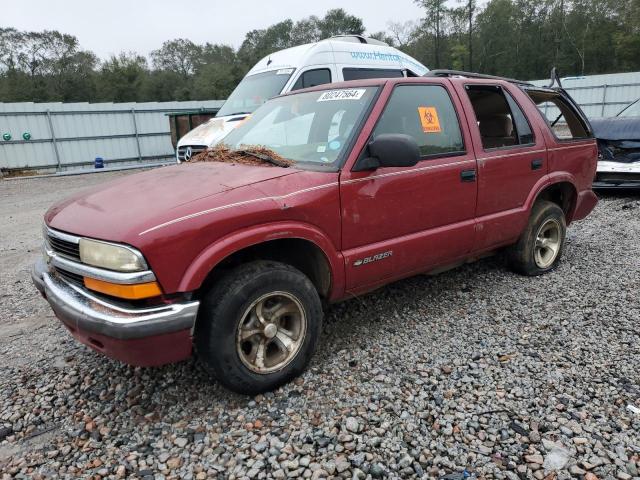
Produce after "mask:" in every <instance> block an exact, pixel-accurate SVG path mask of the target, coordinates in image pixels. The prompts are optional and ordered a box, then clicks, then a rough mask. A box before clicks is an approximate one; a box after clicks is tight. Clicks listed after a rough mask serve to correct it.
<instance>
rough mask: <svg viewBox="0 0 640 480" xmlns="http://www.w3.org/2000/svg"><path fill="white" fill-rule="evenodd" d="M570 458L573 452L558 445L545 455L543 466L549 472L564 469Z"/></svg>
mask: <svg viewBox="0 0 640 480" xmlns="http://www.w3.org/2000/svg"><path fill="white" fill-rule="evenodd" d="M570 458H571V453H570V452H569V451H568V450H566V449H564V448H557V447H556V448H554V449H552V450H551V451H550V452H549V453H547V455H546V456H545V457H544V463H543V464H542V467H543V468H544V469H545V471H547V472H550V471H557V470H562V469H563V468H564V467H565V466H566V465H567V463H569V459H570Z"/></svg>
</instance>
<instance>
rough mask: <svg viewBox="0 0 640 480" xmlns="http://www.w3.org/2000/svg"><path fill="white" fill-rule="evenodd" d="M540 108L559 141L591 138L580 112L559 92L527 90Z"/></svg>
mask: <svg viewBox="0 0 640 480" xmlns="http://www.w3.org/2000/svg"><path fill="white" fill-rule="evenodd" d="M525 91H526V92H527V94H528V95H529V97H531V100H533V102H534V103H535V104H536V105H537V106H538V109H539V110H540V112H542V115H543V116H544V118H545V120H546V121H547V125H548V126H549V128H550V129H551V131H552V132H553V134H554V135H555V136H556V138H557V139H558V140H576V139H581V138H590V137H591V135H590V133H589V129H588V128H587V126H586V125H585V123H584V121H583V120H582V119H581V118H580V115H579V114H578V112H576V111H575V110H574V108H573V107H572V106H571V105H570V104H569V103H568V102H567V101H566V100H565V99H564V98H563V96H562V94H560V93H559V92H553V91H551V92H550V91H547V90H531V89H527V90H525Z"/></svg>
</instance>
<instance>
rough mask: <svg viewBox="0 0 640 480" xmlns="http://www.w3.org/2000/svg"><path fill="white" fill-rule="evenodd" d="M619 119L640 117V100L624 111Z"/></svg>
mask: <svg viewBox="0 0 640 480" xmlns="http://www.w3.org/2000/svg"><path fill="white" fill-rule="evenodd" d="M618 116H619V117H640V98H639V99H638V100H636V101H635V102H633V103H632V104H631V105H629V106H628V107H626V108H625V109H624V110H622V111H621V112H620V113H619V114H618Z"/></svg>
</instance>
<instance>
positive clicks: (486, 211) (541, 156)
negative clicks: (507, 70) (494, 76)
mask: <svg viewBox="0 0 640 480" xmlns="http://www.w3.org/2000/svg"><path fill="white" fill-rule="evenodd" d="M456 88H457V89H458V93H459V94H460V96H461V99H462V101H463V102H464V103H465V104H466V105H467V106H468V108H467V111H468V112H469V115H468V117H467V118H468V122H469V130H470V132H471V136H472V138H473V144H474V149H475V154H476V157H477V159H478V202H477V207H476V217H477V226H476V230H477V232H476V241H475V245H474V250H480V251H481V250H487V249H491V248H493V247H497V246H499V245H503V244H506V243H511V242H513V241H515V240H516V239H517V238H518V236H519V234H520V232H521V231H522V228H523V226H524V223H523V222H526V220H527V217H526V215H525V212H524V211H523V206H524V205H525V202H526V200H527V197H528V196H529V194H530V193H531V191H532V190H533V189H534V187H535V186H536V184H537V183H538V182H540V181H541V180H543V177H545V175H546V174H547V171H548V162H547V150H546V144H545V140H544V135H543V134H542V132H541V131H540V128H539V126H538V125H537V124H536V122H535V121H530V120H529V118H527V117H528V116H529V117H530V116H531V115H532V114H534V115H537V114H538V113H537V112H536V111H535V106H534V105H533V104H532V103H531V101H529V99H528V98H526V96H525V95H524V93H523V92H522V91H520V90H519V89H518V88H517V87H514V88H509V86H507V85H505V84H504V83H495V84H491V83H477V82H475V83H468V84H463V83H462V82H459V83H458V82H457V84H456Z"/></svg>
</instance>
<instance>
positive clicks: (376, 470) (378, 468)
mask: <svg viewBox="0 0 640 480" xmlns="http://www.w3.org/2000/svg"><path fill="white" fill-rule="evenodd" d="M369 473H370V474H371V476H372V477H373V478H382V477H384V468H382V465H380V464H379V463H374V464H373V465H371V468H370V469H369Z"/></svg>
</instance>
